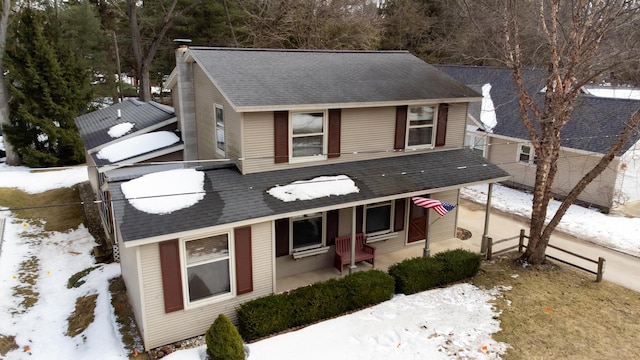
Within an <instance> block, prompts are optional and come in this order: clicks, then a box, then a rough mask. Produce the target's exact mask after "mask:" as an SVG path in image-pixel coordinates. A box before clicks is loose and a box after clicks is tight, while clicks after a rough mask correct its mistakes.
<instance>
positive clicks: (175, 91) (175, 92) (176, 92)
mask: <svg viewBox="0 0 640 360" xmlns="http://www.w3.org/2000/svg"><path fill="white" fill-rule="evenodd" d="M179 99H180V87H179V86H178V85H174V86H173V88H171V106H173V111H174V113H175V114H180V101H178V100H179ZM180 125H181V122H180V121H178V130H180V131H182V129H181V128H180Z"/></svg>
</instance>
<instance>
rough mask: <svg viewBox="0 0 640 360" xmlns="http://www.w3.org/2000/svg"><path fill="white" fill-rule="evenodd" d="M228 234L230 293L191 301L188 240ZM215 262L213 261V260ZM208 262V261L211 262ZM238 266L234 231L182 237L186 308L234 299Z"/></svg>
mask: <svg viewBox="0 0 640 360" xmlns="http://www.w3.org/2000/svg"><path fill="white" fill-rule="evenodd" d="M220 235H227V243H228V248H229V253H228V254H227V256H226V257H225V258H224V259H228V260H229V286H230V290H229V292H228V293H224V294H219V295H213V296H209V297H206V298H203V299H198V300H195V301H191V300H190V299H189V275H188V268H189V267H190V266H195V265H190V266H187V245H186V244H187V242H189V241H195V240H200V239H204V238H207V237H213V236H220ZM221 260H222V259H216V260H215V261H221ZM211 262H213V261H211ZM211 262H207V263H211ZM202 264H203V262H199V263H198V265H202ZM235 269H236V267H235V241H234V236H233V231H231V230H229V231H223V232H215V233H207V234H200V235H197V236H189V237H184V238H180V271H182V298H183V302H184V309H185V310H187V309H194V308H198V307H201V306H206V305H210V304H215V303H218V302H221V301H226V300H229V299H233V298H235V297H236V296H237V294H236V270H235Z"/></svg>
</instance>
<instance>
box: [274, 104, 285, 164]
mask: <svg viewBox="0 0 640 360" xmlns="http://www.w3.org/2000/svg"><path fill="white" fill-rule="evenodd" d="M273 135H274V139H273V141H274V153H275V154H274V155H275V162H276V164H277V163H286V162H289V112H288V111H274V112H273Z"/></svg>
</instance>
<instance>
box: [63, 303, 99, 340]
mask: <svg viewBox="0 0 640 360" xmlns="http://www.w3.org/2000/svg"><path fill="white" fill-rule="evenodd" d="M97 298H98V294H92V295H85V296H82V297H79V298H77V299H76V309H75V310H74V311H73V313H72V314H71V315H69V317H68V318H67V323H68V326H67V332H66V333H65V335H67V336H69V337H74V336H76V335H78V334H80V333H82V332H83V331H84V330H85V329H86V328H87V327H89V325H91V323H92V322H93V320H94V319H95V314H94V312H95V309H96V299H97Z"/></svg>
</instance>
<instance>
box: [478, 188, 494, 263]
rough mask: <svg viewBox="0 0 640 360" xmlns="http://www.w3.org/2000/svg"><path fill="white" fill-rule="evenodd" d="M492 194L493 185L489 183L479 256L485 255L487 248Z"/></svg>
mask: <svg viewBox="0 0 640 360" xmlns="http://www.w3.org/2000/svg"><path fill="white" fill-rule="evenodd" d="M492 192H493V183H489V191H488V193H487V206H486V209H485V213H484V233H483V234H482V242H481V243H480V254H481V255H482V256H484V255H486V254H487V246H488V243H489V216H490V215H491V193H492Z"/></svg>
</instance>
